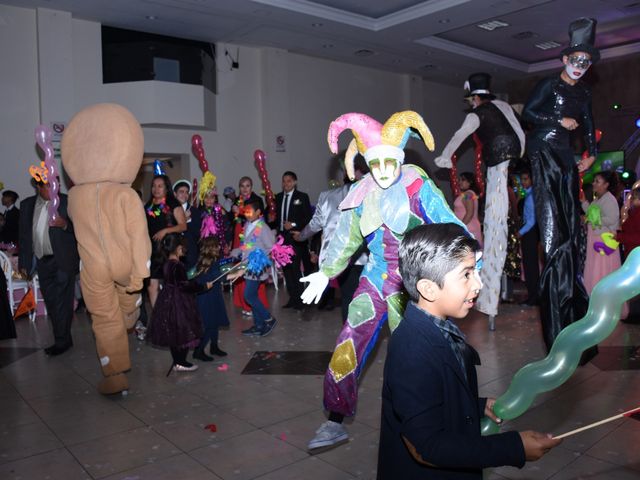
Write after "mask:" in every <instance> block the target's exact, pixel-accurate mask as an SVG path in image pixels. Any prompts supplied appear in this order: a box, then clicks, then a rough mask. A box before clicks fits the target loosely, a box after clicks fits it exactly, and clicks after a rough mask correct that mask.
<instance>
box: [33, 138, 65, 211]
mask: <svg viewBox="0 0 640 480" xmlns="http://www.w3.org/2000/svg"><path fill="white" fill-rule="evenodd" d="M35 137H36V142H37V143H38V145H39V146H40V148H41V149H42V151H43V152H44V166H45V168H46V169H47V183H48V184H49V208H48V213H49V224H52V223H53V222H55V221H56V220H57V219H58V208H59V207H60V197H59V195H58V193H59V192H60V182H59V181H58V165H57V164H56V160H55V157H54V151H53V144H52V140H53V132H52V131H51V129H50V128H49V127H45V126H44V125H38V126H37V127H36V130H35Z"/></svg>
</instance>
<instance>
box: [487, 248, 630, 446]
mask: <svg viewBox="0 0 640 480" xmlns="http://www.w3.org/2000/svg"><path fill="white" fill-rule="evenodd" d="M638 294H640V247H638V248H634V249H633V250H632V252H631V254H629V256H628V257H627V260H626V261H625V262H624V264H623V265H622V266H621V267H620V268H619V269H618V270H616V271H614V272H611V273H610V274H609V275H607V276H606V277H604V278H603V279H602V280H600V281H599V282H598V283H597V284H596V286H595V287H594V289H593V292H592V293H591V299H590V301H589V310H588V311H587V314H586V315H585V316H584V317H583V318H581V319H580V320H578V321H577V322H574V323H572V324H571V325H569V326H567V327H566V328H564V329H563V330H562V331H561V332H560V334H559V335H558V336H557V337H556V340H555V341H554V342H553V346H552V347H551V351H550V352H549V355H547V357H546V358H544V359H543V360H540V361H538V362H533V363H530V364H528V365H525V366H524V367H522V368H521V369H520V370H519V371H518V372H517V373H516V374H515V376H514V377H513V380H512V381H511V385H510V386H509V388H508V389H507V391H506V392H505V393H504V394H503V395H502V396H501V397H500V398H498V399H497V400H496V403H495V406H494V407H493V411H494V412H495V414H496V415H497V416H498V417H499V418H502V419H503V420H513V419H514V418H516V417H519V416H520V415H522V414H523V413H524V412H526V411H527V409H528V408H529V407H530V406H531V404H532V403H533V400H534V399H535V397H536V396H537V395H538V394H539V393H543V392H548V391H550V390H553V389H554V388H557V387H559V386H560V385H562V384H563V383H564V382H566V381H567V380H568V379H569V377H571V375H572V374H573V372H574V371H575V369H576V367H577V366H578V362H579V361H580V357H581V355H582V352H584V351H585V350H587V349H588V348H591V347H593V346H594V345H597V344H598V343H600V342H601V341H603V340H604V339H605V338H607V337H608V336H609V335H611V332H613V330H614V329H615V328H616V325H617V324H618V320H619V319H620V314H621V312H622V305H623V304H624V302H626V301H627V300H630V299H631V298H633V297H635V296H636V295H638ZM499 429H500V427H499V426H498V425H497V424H496V423H494V422H493V421H491V420H490V419H489V418H487V417H485V418H483V419H482V434H483V435H491V434H494V433H498V431H499Z"/></svg>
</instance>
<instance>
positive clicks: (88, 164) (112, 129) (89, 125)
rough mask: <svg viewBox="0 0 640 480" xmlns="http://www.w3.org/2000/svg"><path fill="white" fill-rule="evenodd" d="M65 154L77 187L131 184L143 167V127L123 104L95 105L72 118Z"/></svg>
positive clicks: (63, 148)
mask: <svg viewBox="0 0 640 480" xmlns="http://www.w3.org/2000/svg"><path fill="white" fill-rule="evenodd" d="M61 153H62V164H63V165H64V169H65V171H66V172H67V174H69V177H70V178H71V180H72V181H73V183H74V184H76V185H83V184H87V183H98V182H114V183H126V184H131V183H132V182H133V181H134V180H135V178H136V175H137V174H138V170H139V169H140V165H141V164H142V156H143V153H144V137H143V135H142V128H140V124H139V123H138V121H137V120H136V119H135V117H134V116H133V115H132V114H131V112H129V110H127V109H126V108H124V107H122V106H120V105H116V104H115V103H99V104H96V105H92V106H90V107H87V108H85V109H84V110H82V111H80V112H79V113H78V114H76V115H75V116H74V117H73V118H72V119H71V122H70V123H69V125H68V126H67V128H66V129H65V131H64V134H63V136H62V145H61Z"/></svg>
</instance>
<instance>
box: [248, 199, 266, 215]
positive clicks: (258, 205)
mask: <svg viewBox="0 0 640 480" xmlns="http://www.w3.org/2000/svg"><path fill="white" fill-rule="evenodd" d="M244 206H245V207H252V208H253V209H254V210H260V213H264V211H263V209H264V207H263V205H262V200H261V199H260V197H255V196H254V197H251V198H249V200H245V202H244Z"/></svg>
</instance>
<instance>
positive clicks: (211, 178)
mask: <svg viewBox="0 0 640 480" xmlns="http://www.w3.org/2000/svg"><path fill="white" fill-rule="evenodd" d="M215 187H216V176H215V175H214V174H213V173H211V172H210V171H209V170H207V171H206V172H204V175H202V178H201V179H200V186H199V187H198V198H199V199H200V203H202V202H204V197H206V196H207V194H208V193H209V192H210V191H212V190H213V189H214V188H215Z"/></svg>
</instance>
